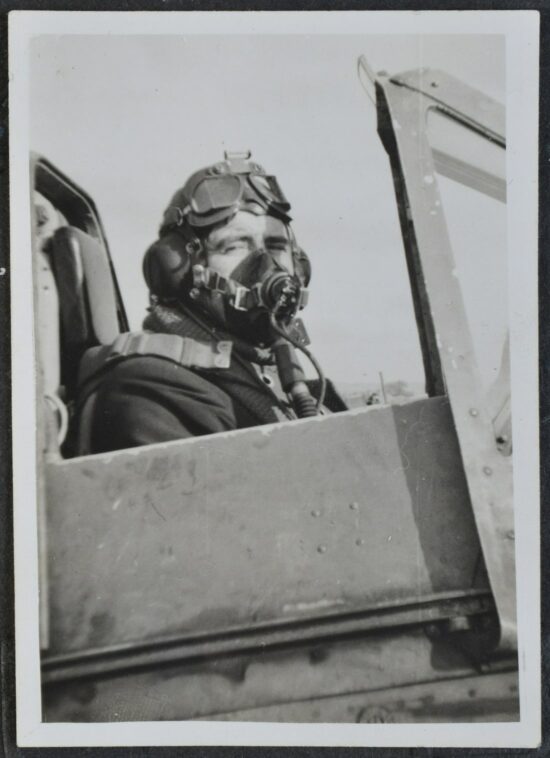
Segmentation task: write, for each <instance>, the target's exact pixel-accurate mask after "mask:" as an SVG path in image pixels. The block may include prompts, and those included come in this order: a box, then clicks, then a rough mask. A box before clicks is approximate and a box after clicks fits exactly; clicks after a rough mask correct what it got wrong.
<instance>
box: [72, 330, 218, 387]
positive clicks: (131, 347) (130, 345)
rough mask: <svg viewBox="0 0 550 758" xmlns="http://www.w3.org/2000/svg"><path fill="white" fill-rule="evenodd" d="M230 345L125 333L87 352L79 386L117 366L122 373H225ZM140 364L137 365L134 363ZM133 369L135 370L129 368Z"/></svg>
mask: <svg viewBox="0 0 550 758" xmlns="http://www.w3.org/2000/svg"><path fill="white" fill-rule="evenodd" d="M231 349H232V344H231V342H230V341H228V340H218V341H216V340H210V341H204V342H203V341H201V340H197V339H194V338H192V337H181V336H179V335H177V334H165V333H156V332H146V331H142V332H126V333H123V334H119V335H118V336H117V338H116V339H115V341H114V342H113V343H112V344H110V345H101V346H98V347H93V348H90V349H89V350H87V351H86V353H85V354H84V356H83V358H82V361H81V364H80V371H79V385H80V386H82V385H84V384H87V383H88V382H89V381H91V380H93V379H94V378H95V377H96V376H97V375H98V374H101V373H103V372H105V371H108V370H109V369H113V368H114V367H115V366H118V365H122V364H124V365H125V369H124V370H129V371H133V370H135V369H139V370H143V369H144V367H149V369H150V370H156V371H160V372H161V373H162V372H163V371H166V370H167V368H168V366H172V367H174V366H177V367H180V368H182V369H189V370H191V371H192V370H193V369H199V370H205V369H225V368H229V366H230V364H231ZM138 359H139V363H138V364H136V360H138ZM132 366H133V367H134V368H132Z"/></svg>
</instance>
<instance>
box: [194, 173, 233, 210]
mask: <svg viewBox="0 0 550 758" xmlns="http://www.w3.org/2000/svg"><path fill="white" fill-rule="evenodd" d="M241 191H242V190H241V181H240V179H239V177H238V176H234V175H232V174H225V175H224V176H207V177H205V178H204V179H203V180H202V181H201V182H199V184H197V186H196V187H195V189H194V191H193V197H192V198H191V208H192V209H193V210H194V211H195V213H199V214H203V213H210V212H212V211H217V210H222V209H224V208H229V207H230V206H231V205H234V204H235V203H236V202H238V200H239V199H240V197H241Z"/></svg>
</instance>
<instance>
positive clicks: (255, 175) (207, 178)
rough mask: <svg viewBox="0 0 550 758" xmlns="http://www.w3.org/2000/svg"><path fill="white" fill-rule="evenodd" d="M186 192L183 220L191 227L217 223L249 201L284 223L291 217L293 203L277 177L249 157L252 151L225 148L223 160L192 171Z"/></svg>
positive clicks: (185, 188) (181, 214) (181, 219)
mask: <svg viewBox="0 0 550 758" xmlns="http://www.w3.org/2000/svg"><path fill="white" fill-rule="evenodd" d="M184 195H185V197H186V200H187V205H186V206H185V207H184V208H183V209H179V210H180V223H183V220H184V219H187V221H188V223H189V224H190V225H191V226H192V227H201V226H211V225H213V224H217V223H219V222H221V221H224V220H225V219H227V218H229V217H230V216H232V215H233V214H234V213H236V212H237V211H238V210H241V209H245V208H246V207H247V206H249V207H250V205H249V204H256V205H257V206H260V208H261V209H262V210H263V211H264V212H269V213H271V214H272V215H274V216H277V217H278V218H280V219H282V220H283V221H284V222H285V223H288V222H289V221H290V216H289V215H288V211H289V210H290V203H289V202H288V200H287V199H286V197H285V196H284V194H283V191H282V190H281V188H280V186H279V183H278V181H277V178H276V177H275V176H271V175H269V174H266V172H265V171H264V169H263V168H262V167H261V166H259V165H258V164H257V163H253V162H252V161H250V152H247V153H227V152H226V153H225V160H224V161H222V162H220V163H215V164H214V165H213V166H209V167H208V168H206V169H202V170H201V171H198V172H197V173H196V174H193V176H192V177H191V178H190V179H189V180H188V182H187V184H186V185H185V187H184Z"/></svg>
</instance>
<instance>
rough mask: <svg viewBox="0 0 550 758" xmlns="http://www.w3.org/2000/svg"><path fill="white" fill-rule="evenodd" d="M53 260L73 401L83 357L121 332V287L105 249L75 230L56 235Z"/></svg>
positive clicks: (65, 375)
mask: <svg viewBox="0 0 550 758" xmlns="http://www.w3.org/2000/svg"><path fill="white" fill-rule="evenodd" d="M50 258H51V262H52V267H53V271H54V275H55V281H56V286H57V292H58V298H59V310H60V328H61V381H62V383H63V384H64V386H65V387H66V390H67V394H68V396H69V397H71V396H73V394H74V390H75V386H76V378H77V372H78V366H79V363H80V359H81V358H82V355H83V353H84V352H85V351H86V350H87V349H88V348H89V347H93V346H95V345H107V344H110V343H111V342H113V340H114V339H115V338H116V336H117V335H118V334H119V333H120V327H119V321H118V315H117V303H116V293H115V286H114V282H113V275H112V272H111V266H110V263H109V259H108V257H107V254H106V251H105V249H104V247H103V246H102V245H101V243H100V242H98V241H97V240H96V239H94V238H93V237H91V236H90V235H89V234H86V233H85V232H83V231H82V230H80V229H77V228H76V227H74V226H63V227H61V228H59V229H57V230H56V231H55V233H54V234H53V236H52V239H51V243H50Z"/></svg>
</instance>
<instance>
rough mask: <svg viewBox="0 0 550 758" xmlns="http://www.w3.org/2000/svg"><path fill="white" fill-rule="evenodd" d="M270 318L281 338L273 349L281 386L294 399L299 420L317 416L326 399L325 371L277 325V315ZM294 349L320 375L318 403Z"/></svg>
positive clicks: (274, 329)
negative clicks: (300, 352)
mask: <svg viewBox="0 0 550 758" xmlns="http://www.w3.org/2000/svg"><path fill="white" fill-rule="evenodd" d="M270 318H271V326H272V328H273V331H274V332H275V333H276V334H278V335H279V336H280V339H278V340H277V341H276V342H275V344H274V345H273V348H272V349H273V353H274V355H275V361H276V363H277V371H278V373H279V379H280V381H281V386H282V388H283V390H284V391H285V392H286V393H287V394H288V395H289V396H290V398H291V399H292V404H293V406H294V410H295V411H296V415H297V416H298V417H299V418H307V417H310V416H316V415H317V414H318V413H319V411H320V409H321V406H322V404H323V400H324V399H325V391H326V379H325V376H324V374H323V371H322V369H321V367H320V366H319V364H318V363H317V361H316V360H315V358H314V357H313V355H312V354H311V353H310V351H309V350H308V349H307V348H306V347H304V345H301V344H300V343H299V342H298V341H297V340H294V339H293V338H292V337H291V336H290V335H289V334H287V332H286V331H285V330H284V329H283V328H281V326H280V325H279V324H278V323H277V320H276V318H275V314H273V313H272V314H270ZM294 348H297V349H298V350H301V351H302V352H303V353H304V355H305V356H306V357H307V358H308V359H309V360H310V361H311V363H312V365H313V367H314V368H315V370H316V371H317V373H318V375H319V382H320V391H319V397H318V399H317V403H316V402H315V399H314V398H313V397H312V395H311V393H310V391H309V387H308V386H307V384H306V380H305V375H304V372H303V369H302V367H301V366H300V364H299V363H298V359H297V356H296V352H295V350H294Z"/></svg>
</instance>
